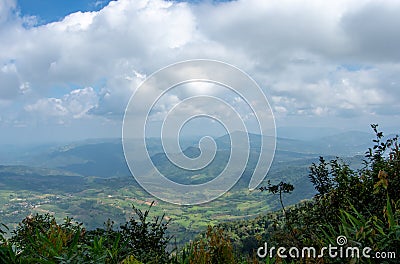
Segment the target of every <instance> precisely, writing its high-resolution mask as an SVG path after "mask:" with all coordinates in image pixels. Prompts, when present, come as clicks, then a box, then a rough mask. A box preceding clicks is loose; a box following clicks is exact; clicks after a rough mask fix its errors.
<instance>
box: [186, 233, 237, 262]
mask: <svg viewBox="0 0 400 264" xmlns="http://www.w3.org/2000/svg"><path fill="white" fill-rule="evenodd" d="M182 254H183V257H182V261H181V262H182V263H190V264H197V263H198V264H231V263H232V264H233V263H237V261H236V259H235V256H234V253H233V248H232V244H231V242H230V240H229V239H228V237H227V236H226V234H225V233H224V231H223V230H222V229H220V228H213V227H211V226H208V229H207V232H206V233H205V235H204V236H203V237H201V238H199V239H197V240H196V241H194V242H191V243H190V244H189V246H187V248H186V249H185V250H184V251H183V253H182Z"/></svg>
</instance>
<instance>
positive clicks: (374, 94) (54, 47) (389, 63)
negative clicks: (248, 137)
mask: <svg viewBox="0 0 400 264" xmlns="http://www.w3.org/2000/svg"><path fill="white" fill-rule="evenodd" d="M399 14H400V1H397V0H380V1H372V0H351V1H350V0H349V1H347V0H336V1H326V0H320V1H317V0H315V1H311V0H298V1H292V0H279V1H278V0H269V1H265V0H237V1H223V2H219V1H188V2H185V1H178V2H176V1H162V0H117V1H109V0H107V1H92V0H84V1H83V0H69V1H54V0H19V1H18V0H2V1H0V131H1V132H0V133H1V134H0V143H10V144H13V143H15V144H17V143H24V144H25V143H29V142H46V141H70V140H78V139H85V138H100V137H120V136H121V126H122V120H123V115H124V111H125V108H126V106H127V103H128V100H129V98H130V97H131V96H132V94H133V93H134V92H135V91H136V89H137V87H138V86H139V85H140V84H141V83H142V82H143V81H144V80H145V79H146V77H148V76H149V75H151V74H152V73H153V72H155V71H157V70H159V69H160V68H163V67H165V66H167V65H170V64H173V63H176V62H179V61H184V60H190V59H212V60H218V61H223V62H226V63H229V64H232V65H234V66H236V67H238V68H240V69H242V70H243V71H245V72H246V73H247V74H249V75H250V76H251V77H252V78H253V79H254V80H255V81H256V82H257V83H258V85H259V86H260V87H261V89H262V90H263V92H264V93H265V95H266V97H267V99H268V101H269V103H270V105H271V108H272V111H273V113H274V116H275V121H276V124H277V126H278V127H293V128H294V129H295V128H296V127H310V128H319V127H321V128H324V129H326V128H332V129H336V130H343V131H344V130H362V131H369V124H371V123H379V124H380V125H381V127H382V129H384V131H387V132H388V133H395V132H397V133H398V131H399V130H400V125H399V124H400V122H399V121H400V118H399V117H400V74H399V72H400V50H399V48H398V47H400V31H399V28H400V16H399ZM217 90H218V89H214V88H210V87H208V88H207V87H200V88H199V87H197V88H192V89H189V88H188V89H186V91H183V92H182V91H175V93H172V94H169V95H168V94H167V95H166V97H165V98H164V99H163V100H162V101H160V103H159V104H158V105H157V106H156V108H155V109H154V111H153V115H152V118H153V119H152V120H154V122H161V121H162V118H163V117H165V115H166V114H167V113H168V111H169V110H170V109H171V108H172V107H173V106H175V105H176V104H178V103H179V102H181V101H182V100H184V98H185V96H187V92H188V91H190V92H191V94H198V93H199V92H201V93H207V92H208V93H211V94H212V95H215V96H221V97H223V98H225V99H226V100H227V101H229V100H230V102H231V103H235V102H237V100H236V99H237V97H235V96H232V95H228V94H226V93H225V92H218V91H217ZM235 100H236V101H235ZM235 107H237V108H238V109H241V110H239V111H243V112H246V108H243V109H242V108H241V106H240V104H238V105H236V106H235ZM200 108H202V106H198V107H192V108H191V109H189V110H188V111H193V113H195V112H196V111H197V112H198V111H200V110H202V109H200ZM203 108H207V106H203ZM203 110H204V109H203ZM208 110H210V109H208ZM207 128H208V129H204V125H196V124H194V127H193V128H192V131H197V132H201V133H203V132H204V133H212V131H210V127H208V126H207ZM202 129H203V130H202ZM207 130H208V131H207ZM217 130H218V129H217ZM278 132H279V130H278ZM278 136H279V134H278Z"/></svg>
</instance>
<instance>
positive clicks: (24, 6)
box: [18, 0, 110, 24]
mask: <svg viewBox="0 0 400 264" xmlns="http://www.w3.org/2000/svg"><path fill="white" fill-rule="evenodd" d="M108 2H110V0H67V1H54V0H19V1H18V9H19V10H20V12H21V15H22V16H36V17H37V18H38V20H39V23H40V24H45V23H48V22H54V21H59V20H61V19H62V18H64V17H65V16H67V15H69V14H71V13H74V12H78V11H81V12H86V11H98V10H100V9H101V8H103V7H104V6H106V5H107V4H108Z"/></svg>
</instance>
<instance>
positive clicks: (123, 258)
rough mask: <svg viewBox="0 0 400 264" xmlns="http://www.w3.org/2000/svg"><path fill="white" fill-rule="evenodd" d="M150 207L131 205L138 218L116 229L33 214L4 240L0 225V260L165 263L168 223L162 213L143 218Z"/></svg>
mask: <svg viewBox="0 0 400 264" xmlns="http://www.w3.org/2000/svg"><path fill="white" fill-rule="evenodd" d="M152 205H153V204H151V206H152ZM151 206H150V208H151ZM150 208H149V209H148V210H146V211H145V212H142V211H141V210H139V209H137V208H135V207H133V210H134V212H135V214H136V216H137V218H138V219H136V218H134V217H132V218H131V219H130V220H129V221H128V222H126V223H125V224H124V225H122V226H121V227H120V229H118V230H115V229H114V228H113V222H111V221H107V222H106V224H105V228H104V229H101V228H98V229H96V230H92V231H86V230H85V229H84V228H82V224H81V223H77V222H73V221H72V219H71V218H66V219H65V220H64V222H63V223H62V224H58V223H57V222H56V220H55V218H54V217H53V216H51V215H50V214H44V215H40V214H36V215H35V216H32V215H30V216H27V217H26V218H25V219H24V220H22V222H21V223H20V224H19V226H18V227H17V228H16V229H15V230H14V231H13V232H12V234H13V235H12V237H11V238H10V239H6V238H5V237H4V234H5V230H3V228H4V229H6V226H4V225H1V227H2V228H1V229H0V260H1V261H0V262H1V263H126V264H140V263H168V262H169V261H170V260H169V258H170V256H169V253H168V251H167V250H166V246H167V243H168V241H169V240H170V237H169V236H167V235H166V233H165V231H166V228H167V225H168V222H165V221H164V220H163V219H164V217H163V216H162V217H156V218H155V219H154V220H153V221H149V220H147V218H148V215H149V211H150Z"/></svg>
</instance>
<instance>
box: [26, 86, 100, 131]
mask: <svg viewBox="0 0 400 264" xmlns="http://www.w3.org/2000/svg"><path fill="white" fill-rule="evenodd" d="M97 102H98V96H97V94H96V92H95V91H94V90H93V88H91V87H87V88H84V89H76V90H73V91H71V92H70V93H69V94H66V95H64V96H63V97H62V98H41V99H39V100H37V101H36V102H35V103H33V104H29V105H26V106H25V111H27V112H28V113H30V114H31V117H33V118H35V119H41V120H43V119H44V120H45V121H47V120H51V121H55V122H57V123H59V124H64V123H67V122H69V121H70V118H73V119H78V118H83V117H87V115H88V112H89V111H90V110H91V109H93V108H94V107H96V105H97Z"/></svg>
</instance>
